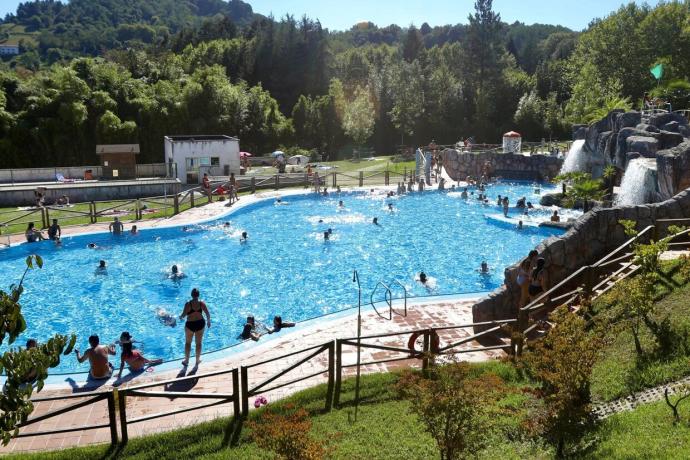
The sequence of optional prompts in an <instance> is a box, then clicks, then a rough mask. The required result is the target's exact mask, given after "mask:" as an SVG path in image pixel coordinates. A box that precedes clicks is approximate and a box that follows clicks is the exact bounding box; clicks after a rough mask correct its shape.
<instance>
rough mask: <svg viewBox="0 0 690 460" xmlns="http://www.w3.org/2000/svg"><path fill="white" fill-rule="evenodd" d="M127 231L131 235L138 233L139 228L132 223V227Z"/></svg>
mask: <svg viewBox="0 0 690 460" xmlns="http://www.w3.org/2000/svg"><path fill="white" fill-rule="evenodd" d="M129 233H131V234H132V235H138V234H139V230H138V229H137V226H136V225H132V229H131V230H130V231H129Z"/></svg>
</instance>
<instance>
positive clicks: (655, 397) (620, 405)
mask: <svg viewBox="0 0 690 460" xmlns="http://www.w3.org/2000/svg"><path fill="white" fill-rule="evenodd" d="M683 385H690V377H685V378H684V379H681V380H677V381H675V382H671V383H665V384H663V385H659V386H656V387H654V388H648V389H646V390H642V391H638V392H637V393H633V394H632V395H630V396H626V397H625V398H620V399H616V400H615V401H610V402H607V403H603V404H597V405H595V406H594V414H595V415H596V417H597V418H599V419H602V420H603V419H605V418H607V417H610V416H612V415H614V414H617V413H619V412H625V411H630V410H633V409H635V408H636V407H637V406H639V405H640V404H647V403H652V402H655V401H661V400H662V399H664V391H665V390H666V388H668V390H669V394H675V393H676V391H678V389H679V388H680V387H681V386H683ZM669 410H670V409H669Z"/></svg>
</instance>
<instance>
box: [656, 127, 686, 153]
mask: <svg viewBox="0 0 690 460" xmlns="http://www.w3.org/2000/svg"><path fill="white" fill-rule="evenodd" d="M657 139H659V142H660V145H659V150H666V149H672V148H673V147H675V146H676V145H679V144H680V143H681V142H683V141H684V140H685V138H684V137H683V135H682V134H680V133H672V132H670V131H661V132H659V136H658V137H657Z"/></svg>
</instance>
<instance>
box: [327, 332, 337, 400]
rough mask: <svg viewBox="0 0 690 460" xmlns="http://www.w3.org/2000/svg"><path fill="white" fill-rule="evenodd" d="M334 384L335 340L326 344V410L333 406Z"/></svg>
mask: <svg viewBox="0 0 690 460" xmlns="http://www.w3.org/2000/svg"><path fill="white" fill-rule="evenodd" d="M334 386H335V341H333V342H330V343H329V344H328V390H327V391H326V411H329V410H331V408H332V407H333V390H334Z"/></svg>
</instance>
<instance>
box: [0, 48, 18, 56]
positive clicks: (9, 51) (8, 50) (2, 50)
mask: <svg viewBox="0 0 690 460" xmlns="http://www.w3.org/2000/svg"><path fill="white" fill-rule="evenodd" d="M15 54H19V45H0V55H2V56H8V55H10V56H13V55H15Z"/></svg>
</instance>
